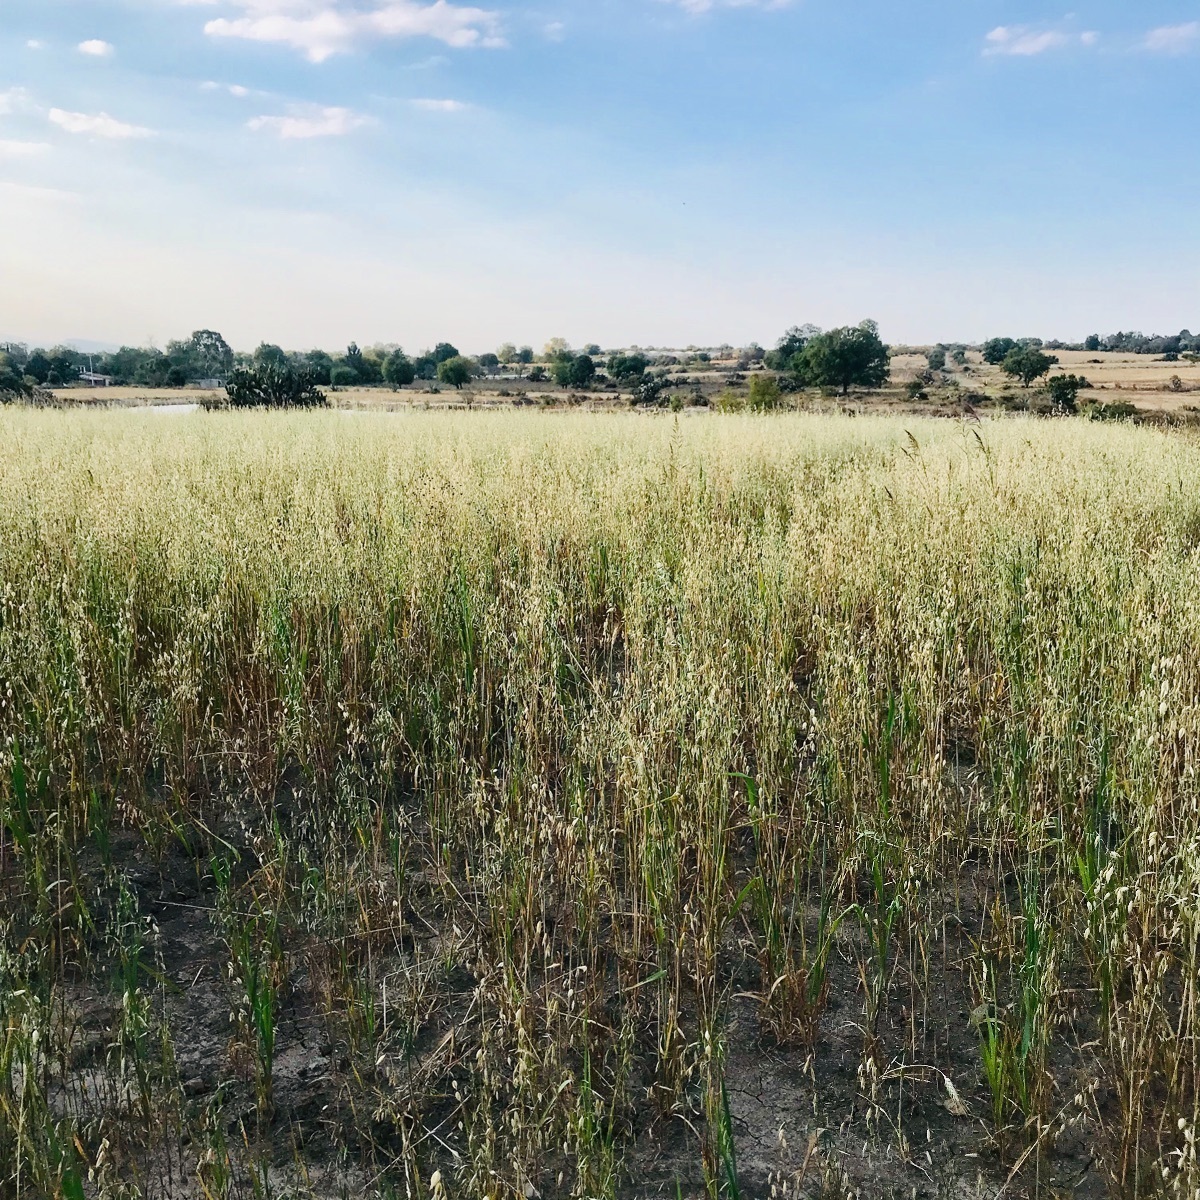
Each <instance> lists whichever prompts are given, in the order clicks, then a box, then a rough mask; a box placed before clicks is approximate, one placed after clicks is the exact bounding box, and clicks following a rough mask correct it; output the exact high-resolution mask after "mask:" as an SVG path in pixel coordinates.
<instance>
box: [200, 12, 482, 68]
mask: <svg viewBox="0 0 1200 1200" xmlns="http://www.w3.org/2000/svg"><path fill="white" fill-rule="evenodd" d="M191 2H194V3H195V2H198V3H210V2H213V0H191ZM222 2H223V3H225V4H227V5H232V6H233V7H236V8H239V9H241V10H242V12H243V13H244V15H243V16H239V17H217V18H215V19H214V20H211V21H209V22H207V23H206V24H205V26H204V32H205V33H207V34H208V35H209V36H210V37H225V38H243V39H246V40H248V41H255V42H267V43H272V44H275V45H281V46H288V47H290V48H291V49H293V50H299V51H300V52H301V53H303V54H304V55H306V56H307V58H308V59H309V60H310V61H311V62H316V63H319V62H324V61H325V60H326V59H327V58H331V57H332V56H333V55H335V54H343V53H347V52H348V51H350V50H352V49H353V48H354V47H355V46H356V45H357V44H358V43H359V42H364V41H371V40H373V39H379V38H415V37H429V38H434V39H436V40H437V41H441V42H445V43H446V45H448V46H454V47H456V48H463V47H471V46H489V47H491V46H503V45H504V44H505V43H504V39H503V37H502V35H501V32H500V18H499V14H498V13H496V12H494V11H491V10H488V9H483V8H473V7H465V6H461V5H457V4H452V3H450V2H449V0H434V2H433V3H426V2H422V0H384V2H383V3H380V0H375V3H374V7H370V8H360V7H356V6H354V5H352V4H350V3H348V2H347V0H222Z"/></svg>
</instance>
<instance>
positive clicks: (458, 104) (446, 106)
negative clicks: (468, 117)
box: [412, 99, 471, 113]
mask: <svg viewBox="0 0 1200 1200" xmlns="http://www.w3.org/2000/svg"><path fill="white" fill-rule="evenodd" d="M412 106H413V108H419V109H422V110H423V111H424V112H440V113H458V112H466V111H467V109H468V108H470V107H471V106H470V105H469V104H464V103H463V102H462V101H461V100H428V99H421V100H414V101H412Z"/></svg>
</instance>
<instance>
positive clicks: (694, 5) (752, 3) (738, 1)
mask: <svg viewBox="0 0 1200 1200" xmlns="http://www.w3.org/2000/svg"><path fill="white" fill-rule="evenodd" d="M665 2H666V3H667V4H674V5H676V6H677V7H679V8H682V9H683V11H684V12H689V13H693V14H696V15H699V14H700V13H706V12H712V10H713V9H714V8H765V9H775V8H788V7H789V6H790V5H791V4H792V3H793V0H665Z"/></svg>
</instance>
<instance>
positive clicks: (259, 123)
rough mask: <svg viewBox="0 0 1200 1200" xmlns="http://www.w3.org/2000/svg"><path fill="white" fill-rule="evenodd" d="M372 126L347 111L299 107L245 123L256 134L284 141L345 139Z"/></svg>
mask: <svg viewBox="0 0 1200 1200" xmlns="http://www.w3.org/2000/svg"><path fill="white" fill-rule="evenodd" d="M370 124H372V121H371V118H370V117H365V116H363V115H362V114H361V113H356V112H353V111H352V110H350V109H348V108H321V107H312V108H308V107H302V108H296V109H293V110H292V112H290V113H289V114H288V115H286V116H282V117H280V116H263V117H255V118H254V119H253V120H251V121H247V122H246V127H247V128H248V129H253V130H254V131H255V132H263V133H273V134H275V135H276V136H277V137H280V138H283V139H285V140H292V139H297V138H322V137H345V136H346V135H347V134H349V133H353V132H354V131H355V130H356V129H362V128H363V127H364V126H365V125H370Z"/></svg>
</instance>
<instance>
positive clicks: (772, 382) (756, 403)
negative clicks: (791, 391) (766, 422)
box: [750, 375, 783, 412]
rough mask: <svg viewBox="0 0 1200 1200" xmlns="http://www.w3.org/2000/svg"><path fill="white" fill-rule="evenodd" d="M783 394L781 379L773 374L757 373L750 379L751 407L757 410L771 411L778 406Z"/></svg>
mask: <svg viewBox="0 0 1200 1200" xmlns="http://www.w3.org/2000/svg"><path fill="white" fill-rule="evenodd" d="M782 399H783V394H782V393H781V392H780V390H779V381H778V380H777V379H775V378H774V377H773V376H771V375H755V376H754V377H753V378H752V379H751V380H750V407H751V408H752V409H753V410H754V411H755V412H770V411H771V410H772V409H775V408H778V407H779V404H780V401H781V400H782Z"/></svg>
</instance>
